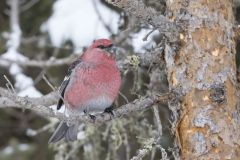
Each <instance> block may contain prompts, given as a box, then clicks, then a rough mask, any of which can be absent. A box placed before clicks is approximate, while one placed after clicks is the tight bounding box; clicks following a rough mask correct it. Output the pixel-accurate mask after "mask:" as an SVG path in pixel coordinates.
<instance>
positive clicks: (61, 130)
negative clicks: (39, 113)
mask: <svg viewBox="0 0 240 160" xmlns="http://www.w3.org/2000/svg"><path fill="white" fill-rule="evenodd" d="M68 128H69V126H68V125H67V123H66V122H60V124H59V125H58V127H57V129H56V130H55V132H54V133H53V135H52V136H51V138H50V139H49V141H48V143H55V142H57V141H60V140H61V139H62V138H64V136H65V135H66V132H67V131H68Z"/></svg>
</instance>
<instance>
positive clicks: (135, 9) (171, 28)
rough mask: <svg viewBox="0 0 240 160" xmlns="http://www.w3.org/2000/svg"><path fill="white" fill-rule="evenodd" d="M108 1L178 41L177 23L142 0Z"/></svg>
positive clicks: (107, 0)
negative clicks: (147, 5)
mask: <svg viewBox="0 0 240 160" xmlns="http://www.w3.org/2000/svg"><path fill="white" fill-rule="evenodd" d="M106 2H107V3H109V4H112V5H114V6H116V7H118V8H122V9H123V10H125V11H126V12H128V13H130V14H132V15H134V16H136V17H137V18H139V19H141V20H142V21H144V22H145V23H147V24H151V25H152V26H153V27H154V28H157V29H158V30H159V32H160V33H165V35H166V34H167V35H166V36H167V37H169V38H170V37H171V40H172V41H176V40H177V39H178V32H179V28H178V26H177V25H176V23H175V22H172V21H170V20H169V19H168V18H166V17H165V16H163V15H161V14H160V13H159V12H157V11H156V10H154V9H153V8H151V7H146V6H145V4H144V3H143V1H142V0H139V1H132V0H118V1H111V0H106ZM169 33H170V35H169Z"/></svg>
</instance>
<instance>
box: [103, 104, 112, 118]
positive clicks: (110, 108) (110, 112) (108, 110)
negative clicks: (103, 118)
mask: <svg viewBox="0 0 240 160" xmlns="http://www.w3.org/2000/svg"><path fill="white" fill-rule="evenodd" d="M104 113H108V114H111V115H112V116H114V113H113V106H110V107H108V108H106V109H105V110H104Z"/></svg>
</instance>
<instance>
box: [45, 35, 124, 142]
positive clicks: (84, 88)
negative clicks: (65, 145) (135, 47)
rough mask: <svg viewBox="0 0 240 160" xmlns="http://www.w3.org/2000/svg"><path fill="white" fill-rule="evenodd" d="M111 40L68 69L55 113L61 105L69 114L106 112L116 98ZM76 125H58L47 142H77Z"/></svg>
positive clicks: (101, 41) (96, 43)
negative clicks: (62, 140)
mask: <svg viewBox="0 0 240 160" xmlns="http://www.w3.org/2000/svg"><path fill="white" fill-rule="evenodd" d="M112 47H113V43H112V41H110V40H108V39H99V40H96V41H94V42H93V44H92V45H91V46H90V47H89V48H88V49H87V50H86V51H85V52H84V53H83V54H82V55H81V57H80V58H79V59H77V60H76V61H75V62H74V63H73V64H72V65H71V66H70V67H69V69H68V74H67V76H66V77H65V78H64V81H63V82H62V84H61V86H60V89H59V93H60V94H61V97H62V98H60V99H59V101H58V104H57V109H58V110H59V109H60V108H61V106H62V105H63V103H64V104H65V106H66V110H67V112H68V113H69V114H80V113H83V112H84V113H88V114H89V113H91V112H102V111H106V109H108V108H109V107H111V105H112V104H113V102H114V100H115V99H116V97H117V95H118V91H119V87H120V84H121V77H120V73H119V70H118V68H117V66H116V60H115V57H114V55H113V54H112V53H111V51H110V50H111V49H112ZM77 133H78V124H67V123H66V122H61V123H60V124H59V126H58V128H57V129H56V131H55V132H54V134H53V135H52V137H51V138H50V140H49V143H55V142H57V141H59V140H61V139H63V138H65V140H66V141H74V140H76V139H77Z"/></svg>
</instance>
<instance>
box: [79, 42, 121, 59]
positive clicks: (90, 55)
mask: <svg viewBox="0 0 240 160" xmlns="http://www.w3.org/2000/svg"><path fill="white" fill-rule="evenodd" d="M115 52H116V47H115V46H114V45H113V42H112V41H111V40H109V39H98V40H95V41H93V43H92V45H91V46H90V47H89V48H88V49H87V51H86V52H85V54H84V56H83V57H84V59H88V60H93V59H98V60H115Z"/></svg>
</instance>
